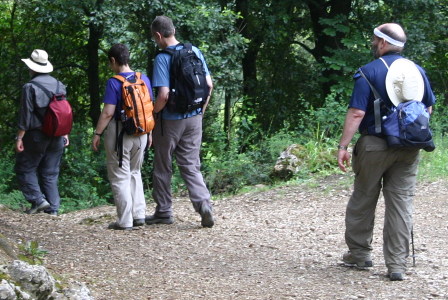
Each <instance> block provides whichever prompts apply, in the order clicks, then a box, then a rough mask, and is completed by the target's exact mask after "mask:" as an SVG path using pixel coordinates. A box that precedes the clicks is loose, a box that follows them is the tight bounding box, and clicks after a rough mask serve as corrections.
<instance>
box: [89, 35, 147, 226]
mask: <svg viewBox="0 0 448 300" xmlns="http://www.w3.org/2000/svg"><path fill="white" fill-rule="evenodd" d="M107 56H108V59H109V66H110V68H111V69H112V71H113V72H114V73H115V74H118V75H120V76H123V77H125V78H127V79H128V80H133V79H135V76H136V73H135V72H134V71H133V70H132V69H131V68H130V67H129V50H128V48H127V47H126V46H125V45H123V44H115V45H113V46H112V47H111V48H110V49H109V51H108V53H107ZM141 78H142V79H143V81H144V83H145V85H146V86H147V88H148V90H149V91H150V90H151V83H150V80H149V78H148V77H147V76H146V75H144V74H142V75H141ZM122 85H123V83H122V82H121V81H120V80H118V79H117V78H110V79H109V80H108V81H107V83H106V91H105V95H104V100H103V102H104V108H103V110H102V112H101V115H100V117H99V120H98V122H97V125H96V129H95V132H94V135H93V139H92V148H93V150H94V151H98V147H99V145H100V140H101V136H103V135H104V147H105V149H106V164H107V175H108V178H109V182H110V185H111V187H112V193H113V196H114V204H115V206H116V208H117V221H116V222H113V223H111V224H109V227H108V228H109V229H114V230H132V229H133V228H134V227H137V226H143V225H145V211H146V201H145V195H144V192H143V183H142V177H141V167H142V164H143V157H144V152H145V148H146V147H147V146H148V147H149V146H150V145H151V135H150V134H143V135H138V136H137V135H129V134H126V133H125V134H123V142H122V153H123V156H122V158H121V164H122V165H121V166H120V161H119V155H118V151H117V147H116V146H117V140H118V136H119V133H120V132H121V129H122V127H123V124H122V122H121V110H122V101H123V99H122Z"/></svg>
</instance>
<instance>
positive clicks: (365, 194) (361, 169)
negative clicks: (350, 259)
mask: <svg viewBox="0 0 448 300" xmlns="http://www.w3.org/2000/svg"><path fill="white" fill-rule="evenodd" d="M418 163H419V150H417V149H404V148H398V149H397V148H395V149H393V148H388V147H387V143H386V141H385V140H384V139H382V138H378V137H375V136H370V135H367V136H362V137H361V138H360V139H359V140H358V142H357V143H356V146H355V148H354V150H353V160H352V165H353V171H354V173H355V184H354V191H353V194H352V196H351V198H350V200H349V202H348V204H347V211H346V217H345V225H346V231H345V241H346V243H347V246H348V248H349V249H350V251H351V253H352V255H353V256H354V257H355V258H356V259H358V260H359V261H367V260H370V253H371V251H372V246H371V243H372V236H373V226H374V220H375V209H376V205H377V202H378V198H379V195H380V192H381V189H382V190H383V196H384V201H385V215H384V229H383V254H384V260H385V262H386V266H387V268H388V271H389V273H391V272H400V273H401V272H404V271H406V259H407V257H408V255H409V240H410V233H411V230H412V225H413V223H412V222H413V220H412V214H413V196H414V190H415V184H416V178H417V167H418Z"/></svg>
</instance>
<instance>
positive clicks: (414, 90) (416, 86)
mask: <svg viewBox="0 0 448 300" xmlns="http://www.w3.org/2000/svg"><path fill="white" fill-rule="evenodd" d="M386 90H387V95H388V96H389V99H390V101H392V103H393V104H394V105H395V106H397V105H398V104H400V103H401V102H403V101H410V100H417V101H422V99H423V93H424V92H425V86H424V82H423V77H422V74H421V73H420V71H419V70H418V68H417V66H416V65H415V64H414V63H413V62H412V61H410V60H408V59H405V58H400V59H397V60H395V61H394V62H393V63H392V64H391V65H390V67H389V71H388V72H387V75H386Z"/></svg>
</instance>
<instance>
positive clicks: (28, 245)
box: [18, 241, 48, 265]
mask: <svg viewBox="0 0 448 300" xmlns="http://www.w3.org/2000/svg"><path fill="white" fill-rule="evenodd" d="M19 250H20V251H21V253H20V254H19V256H18V257H19V259H20V260H23V261H25V262H27V263H29V264H31V265H41V264H42V263H43V262H44V257H45V255H46V254H47V253H48V251H47V250H45V249H42V248H40V247H39V243H38V242H36V241H26V242H23V243H22V244H19Z"/></svg>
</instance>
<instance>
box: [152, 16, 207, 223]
mask: <svg viewBox="0 0 448 300" xmlns="http://www.w3.org/2000/svg"><path fill="white" fill-rule="evenodd" d="M151 31H152V35H153V39H154V41H155V42H156V43H157V45H158V46H159V47H160V48H161V49H166V48H174V49H176V50H177V48H178V47H182V46H177V45H178V44H179V42H178V41H177V39H176V37H175V28H174V25H173V22H172V20H171V19H170V18H168V17H165V16H158V17H156V18H155V19H154V21H153V22H152V24H151ZM193 51H194V52H195V53H196V55H197V56H198V57H199V58H200V59H201V60H202V63H203V66H204V68H205V72H206V81H207V85H208V86H209V88H210V93H209V96H208V98H207V100H206V102H205V104H204V106H203V107H202V108H199V109H196V110H193V111H190V112H187V113H185V114H182V113H176V112H170V111H169V110H168V109H167V107H166V104H167V101H168V96H169V91H170V65H171V56H170V55H169V54H166V53H161V54H159V55H157V57H156V59H155V61H154V73H153V86H154V87H155V88H156V89H157V98H156V102H155V106H154V112H155V113H156V114H158V117H157V118H156V126H155V128H154V131H153V138H154V140H153V141H154V173H153V192H152V194H153V197H154V200H155V202H156V203H157V206H156V209H155V213H154V214H153V215H151V216H148V217H146V224H148V225H151V224H172V223H173V222H174V219H173V212H172V196H171V177H172V169H171V167H172V159H173V155H174V156H175V157H176V161H177V165H178V167H179V171H180V173H181V175H182V178H183V179H184V181H185V184H186V186H187V189H188V193H189V196H190V200H191V202H192V204H193V207H194V209H195V211H196V212H198V213H199V214H200V215H201V218H202V221H201V224H202V226H203V227H212V226H213V225H214V218H213V214H212V206H211V201H210V193H209V191H208V189H207V187H206V185H205V182H204V179H203V177H202V174H201V170H200V168H201V162H200V158H199V151H200V146H201V140H202V117H203V115H204V113H205V109H206V107H207V104H208V101H209V99H210V94H211V91H212V88H213V83H212V79H211V77H210V73H209V70H208V68H207V64H206V63H205V60H204V57H203V55H202V53H201V52H200V51H199V49H198V48H196V47H194V46H193Z"/></svg>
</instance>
